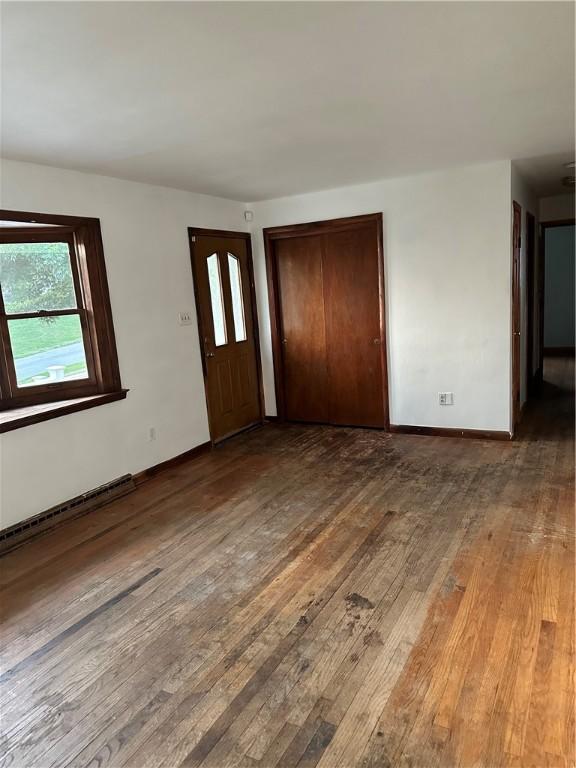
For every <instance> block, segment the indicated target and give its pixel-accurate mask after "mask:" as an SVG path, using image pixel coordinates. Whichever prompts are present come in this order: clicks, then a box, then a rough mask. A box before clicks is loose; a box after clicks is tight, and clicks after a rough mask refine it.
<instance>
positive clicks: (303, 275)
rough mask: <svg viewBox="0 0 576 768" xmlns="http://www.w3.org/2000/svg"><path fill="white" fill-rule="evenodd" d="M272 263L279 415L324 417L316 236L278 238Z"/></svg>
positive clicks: (298, 418) (318, 243) (320, 289)
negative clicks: (281, 412) (281, 399)
mask: <svg viewBox="0 0 576 768" xmlns="http://www.w3.org/2000/svg"><path fill="white" fill-rule="evenodd" d="M276 269H277V275H278V300H279V305H280V307H279V308H280V349H281V353H280V354H281V355H282V362H283V372H284V375H283V382H282V385H283V394H284V410H285V418H287V419H290V420H292V421H314V422H327V421H328V420H329V413H328V400H327V397H326V393H327V388H328V382H327V378H326V337H325V322H324V298H323V286H322V242H321V238H320V237H317V236H311V237H290V238H287V239H284V240H279V241H278V243H277V244H276Z"/></svg>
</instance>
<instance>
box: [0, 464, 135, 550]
mask: <svg viewBox="0 0 576 768" xmlns="http://www.w3.org/2000/svg"><path fill="white" fill-rule="evenodd" d="M135 488H136V486H135V484H134V479H133V477H132V475H122V477H119V478H117V479H116V480H113V481H112V482H110V483H105V484H104V485H101V486H99V487H98V488H94V489H93V490H92V491H88V492H87V493H81V494H80V495H79V496H75V497H74V498H73V499H69V500H68V501H64V502H63V503H62V504H57V505H56V506H54V507H50V509H47V510H45V511H44V512H40V513H39V514H37V515H33V516H32V517H28V518H26V520H22V521H21V522H20V523H15V524H14V525H11V526H9V527H8V528H4V529H3V530H1V531H0V556H1V555H5V554H6V553H7V552H11V551H12V550H13V549H16V548H17V547H19V546H21V545H22V544H24V543H26V542H27V541H30V539H35V538H36V537H37V536H41V535H42V534H43V533H47V532H48V531H51V530H53V529H54V528H58V527H60V526H61V525H64V523H67V522H69V521H70V520H74V519H76V518H77V517H82V515H86V514H88V512H94V510H96V509H99V508H100V507H103V506H104V505H105V504H108V503H109V502H111V501H115V500H116V499H119V498H120V497H121V496H126V495H127V494H129V493H131V492H132V491H133V490H135Z"/></svg>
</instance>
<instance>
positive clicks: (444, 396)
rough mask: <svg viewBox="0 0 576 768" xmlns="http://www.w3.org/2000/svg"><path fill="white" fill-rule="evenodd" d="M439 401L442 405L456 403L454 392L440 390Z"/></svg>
mask: <svg viewBox="0 0 576 768" xmlns="http://www.w3.org/2000/svg"><path fill="white" fill-rule="evenodd" d="M438 402H439V403H440V405H454V393H453V392H438Z"/></svg>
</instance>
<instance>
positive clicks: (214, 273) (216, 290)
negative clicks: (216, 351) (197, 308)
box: [208, 253, 226, 347]
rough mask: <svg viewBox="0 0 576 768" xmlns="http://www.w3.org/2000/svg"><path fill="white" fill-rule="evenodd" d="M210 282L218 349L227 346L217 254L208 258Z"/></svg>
mask: <svg viewBox="0 0 576 768" xmlns="http://www.w3.org/2000/svg"><path fill="white" fill-rule="evenodd" d="M208 280H209V282H210V301H211V303H212V320H213V321H214V344H215V345H216V346H217V347H221V346H222V345H223V344H226V320H225V319H224V302H223V300H222V279H221V277H220V264H219V263H218V256H217V255H216V254H215V253H213V254H212V256H208Z"/></svg>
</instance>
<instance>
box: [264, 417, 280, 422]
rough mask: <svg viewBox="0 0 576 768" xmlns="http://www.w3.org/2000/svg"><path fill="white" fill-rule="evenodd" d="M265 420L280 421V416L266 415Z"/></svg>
mask: <svg viewBox="0 0 576 768" xmlns="http://www.w3.org/2000/svg"><path fill="white" fill-rule="evenodd" d="M264 421H278V416H264Z"/></svg>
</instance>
